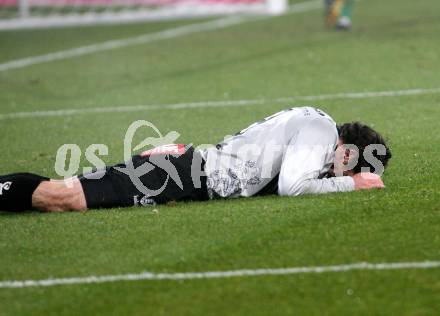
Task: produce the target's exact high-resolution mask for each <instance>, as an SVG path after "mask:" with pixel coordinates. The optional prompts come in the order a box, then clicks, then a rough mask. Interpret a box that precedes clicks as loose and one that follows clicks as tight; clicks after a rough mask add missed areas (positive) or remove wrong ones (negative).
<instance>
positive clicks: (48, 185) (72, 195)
mask: <svg viewBox="0 0 440 316" xmlns="http://www.w3.org/2000/svg"><path fill="white" fill-rule="evenodd" d="M32 208H33V209H37V210H39V211H45V212H63V211H85V210H86V209H87V203H86V199H85V195H84V191H83V187H82V185H81V182H80V181H79V180H78V179H77V178H72V179H71V180H67V181H64V180H51V181H44V182H41V183H40V185H39V186H38V187H37V189H36V190H35V192H34V194H33V195H32Z"/></svg>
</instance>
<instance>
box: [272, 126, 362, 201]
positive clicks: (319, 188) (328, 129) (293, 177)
mask: <svg viewBox="0 0 440 316" xmlns="http://www.w3.org/2000/svg"><path fill="white" fill-rule="evenodd" d="M337 141H338V136H337V133H336V132H335V126H334V124H333V123H332V122H330V121H327V120H321V119H315V120H314V121H312V122H310V123H309V124H308V126H306V127H304V128H303V129H301V131H300V132H299V134H298V135H297V136H296V137H295V138H294V139H292V141H291V143H290V144H289V145H288V147H287V149H286V152H285V154H284V157H283V162H282V165H281V170H280V176H279V181H278V193H279V195H290V196H296V195H303V194H320V193H330V192H349V191H353V190H355V181H354V179H353V178H352V177H349V176H344V177H333V178H324V179H318V178H319V174H320V172H321V170H322V169H323V168H324V166H326V165H329V164H331V163H332V159H333V154H332V150H334V147H335V144H336V143H337Z"/></svg>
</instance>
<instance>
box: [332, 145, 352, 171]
mask: <svg viewBox="0 0 440 316" xmlns="http://www.w3.org/2000/svg"><path fill="white" fill-rule="evenodd" d="M349 159H350V150H349V149H347V148H346V147H345V146H344V144H343V143H342V141H341V140H339V142H338V146H337V147H336V152H335V161H334V164H333V172H334V174H335V175H336V176H337V177H340V176H345V175H349V174H350V173H351V171H349V170H347V165H348V162H349Z"/></svg>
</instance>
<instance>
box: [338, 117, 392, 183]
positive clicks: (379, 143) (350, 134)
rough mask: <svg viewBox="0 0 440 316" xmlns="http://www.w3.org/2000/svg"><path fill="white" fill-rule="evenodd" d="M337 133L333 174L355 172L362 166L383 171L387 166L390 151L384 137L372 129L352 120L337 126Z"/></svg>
mask: <svg viewBox="0 0 440 316" xmlns="http://www.w3.org/2000/svg"><path fill="white" fill-rule="evenodd" d="M338 133H339V144H338V147H337V149H336V156H335V164H334V172H335V174H339V175H342V174H343V173H345V174H347V173H351V174H356V173H359V172H361V171H363V168H369V170H370V172H373V171H374V172H378V170H377V169H381V170H382V171H383V169H384V168H385V167H386V166H387V164H388V160H389V159H390V158H391V151H390V149H389V148H388V146H387V145H386V143H385V140H384V138H383V137H382V136H381V135H380V134H379V133H378V132H376V131H375V130H374V129H372V128H371V127H369V126H367V125H364V124H362V123H360V122H352V123H345V124H343V125H340V126H338ZM353 145H354V146H353ZM356 160H357V163H356ZM364 170H365V169H364ZM379 172H380V170H379Z"/></svg>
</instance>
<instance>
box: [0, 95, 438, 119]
mask: <svg viewBox="0 0 440 316" xmlns="http://www.w3.org/2000/svg"><path fill="white" fill-rule="evenodd" d="M435 93H440V88H432V89H408V90H395V91H372V92H342V93H336V94H321V95H308V96H292V97H284V98H276V99H249V100H225V101H203V102H188V103H174V104H152V105H132V106H109V107H96V108H79V109H68V110H51V111H32V112H15V113H5V114H0V120H6V119H19V118H34V117H53V116H71V115H80V114H93V113H118V112H119V113H121V112H139V111H148V110H176V109H191V108H210V107H236V106H247V105H257V104H265V103H292V102H296V101H319V100H332V99H364V98H378V97H398V96H410V95H420V94H435Z"/></svg>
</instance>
